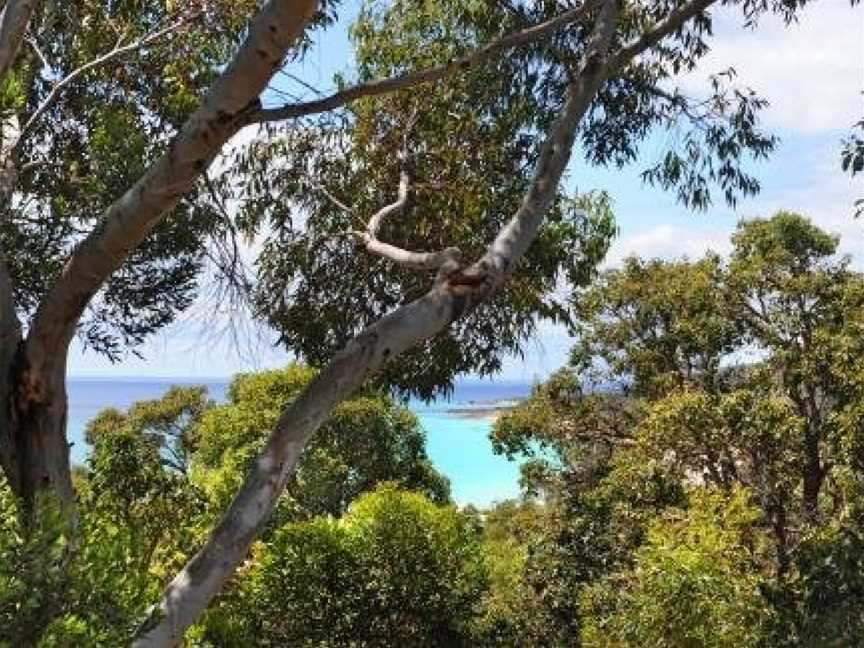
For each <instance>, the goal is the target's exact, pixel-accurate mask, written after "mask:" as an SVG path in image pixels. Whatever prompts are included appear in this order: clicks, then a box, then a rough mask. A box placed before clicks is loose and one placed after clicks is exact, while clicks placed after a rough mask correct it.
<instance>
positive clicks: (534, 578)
mask: <svg viewBox="0 0 864 648" xmlns="http://www.w3.org/2000/svg"><path fill="white" fill-rule="evenodd" d="M732 242H733V252H732V254H731V257H730V258H729V259H722V258H720V257H718V256H716V255H709V256H707V257H705V258H704V259H701V260H697V261H687V260H685V261H679V262H665V261H644V260H640V259H630V260H628V261H626V262H625V263H624V264H623V266H622V267H621V268H620V269H616V270H611V271H609V272H607V273H605V274H604V275H603V276H602V277H601V279H600V281H599V282H597V284H596V285H595V286H593V287H592V288H590V289H588V290H584V291H577V292H576V294H575V295H574V300H575V304H576V307H577V308H578V309H579V312H580V313H581V315H582V319H581V322H580V337H579V341H578V344H577V345H576V347H575V348H574V350H573V354H572V363H571V365H570V366H569V367H567V368H565V369H563V370H562V371H561V372H560V373H558V374H557V375H556V376H554V377H553V378H552V379H551V380H550V381H548V382H547V383H545V384H544V385H542V386H540V387H539V388H537V390H536V391H535V393H534V395H533V396H532V397H531V399H530V400H529V401H527V402H526V403H525V404H524V405H522V406H521V407H520V408H519V409H517V410H516V411H514V412H513V413H512V414H508V415H507V416H505V417H503V418H502V419H501V420H500V421H499V423H498V424H497V425H496V429H495V442H496V443H497V444H498V446H499V448H500V449H501V451H503V452H507V453H510V454H523V455H525V454H527V455H529V456H530V457H532V458H531V459H530V461H529V462H528V463H527V464H526V466H525V467H524V469H523V477H524V479H525V482H526V486H527V487H528V494H529V495H531V496H533V497H534V499H535V501H536V504H535V508H534V511H535V517H536V521H535V522H534V525H535V526H538V525H539V527H540V529H541V530H540V531H539V532H537V533H534V534H533V535H531V536H529V537H528V538H526V539H525V540H524V542H523V547H524V548H523V551H524V552H526V555H527V559H526V560H525V561H524V563H523V566H522V569H521V573H520V575H519V578H520V579H521V580H522V581H523V582H525V583H537V582H540V583H542V586H541V587H535V588H534V589H533V592H534V596H535V603H533V604H532V606H531V609H532V610H533V609H536V610H537V612H536V614H538V615H539V616H538V618H542V619H543V624H541V627H542V625H544V624H545V625H547V627H549V629H547V630H546V634H545V636H546V637H549V636H553V632H555V633H557V638H555V639H552V640H551V641H550V642H549V645H563V644H572V643H575V642H578V641H581V642H583V643H584V645H590V646H594V645H616V646H617V645H632V646H643V645H649V646H666V645H668V646H760V645H770V646H775V645H806V646H824V645H854V644H855V642H856V641H857V639H856V638H857V637H860V636H861V633H862V632H864V616H862V614H861V610H862V602H864V601H862V598H861V593H862V591H864V590H862V589H861V582H862V575H864V572H862V564H861V561H860V559H859V558H858V556H860V549H861V544H860V537H861V536H860V534H861V516H860V511H859V509H860V501H861V499H860V498H861V485H862V479H861V476H862V473H861V468H862V463H861V456H860V451H861V448H862V447H864V446H862V437H861V427H860V415H861V411H862V410H861V407H862V404H864V401H862V396H864V393H862V391H861V388H860V385H861V380H860V359H861V357H862V349H861V348H860V336H859V334H858V333H857V332H856V331H857V329H858V327H859V326H860V322H861V317H862V315H864V284H862V279H864V277H862V275H860V274H859V273H857V272H855V271H853V270H852V269H851V268H850V267H849V260H848V259H846V258H841V257H838V256H837V255H836V250H837V238H836V237H834V236H831V235H829V234H828V233H826V232H823V231H822V230H820V229H818V228H817V227H815V226H814V225H813V224H812V223H810V221H808V220H807V219H806V218H804V217H802V216H799V215H797V214H792V213H788V212H781V213H778V214H777V215H775V216H774V217H772V218H770V219H767V220H751V221H743V222H742V223H741V224H740V225H739V227H738V229H737V231H736V233H735V234H734V236H733V239H732ZM524 625H525V627H526V628H528V630H527V631H525V630H521V631H520V632H522V633H523V634H521V635H520V641H523V642H525V643H532V644H533V643H537V642H538V641H539V643H541V644H544V642H545V640H543V639H542V637H541V638H538V636H537V635H536V634H532V633H531V630H530V628H531V624H530V623H528V624H524ZM552 628H554V630H552ZM525 632H527V634H525ZM544 645H545V644H544Z"/></svg>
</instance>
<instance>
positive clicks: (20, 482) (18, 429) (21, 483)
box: [0, 344, 75, 523]
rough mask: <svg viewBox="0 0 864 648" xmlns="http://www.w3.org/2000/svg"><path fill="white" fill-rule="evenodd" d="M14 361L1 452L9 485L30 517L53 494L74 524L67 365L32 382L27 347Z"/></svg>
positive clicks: (2, 391) (0, 390) (1, 390)
mask: <svg viewBox="0 0 864 648" xmlns="http://www.w3.org/2000/svg"><path fill="white" fill-rule="evenodd" d="M11 355H12V357H11V361H9V362H8V364H7V368H6V372H5V375H6V380H4V381H3V385H2V387H0V396H2V398H3V403H4V416H3V417H2V418H3V420H2V423H0V429H2V437H0V446H2V461H3V468H4V471H5V472H6V475H7V478H8V480H9V485H10V487H11V488H12V491H13V492H14V493H15V495H17V496H18V497H19V498H20V500H21V502H22V505H23V509H24V511H25V513H27V514H28V515H27V516H26V517H28V518H29V517H30V516H32V514H34V513H35V510H36V505H37V503H38V502H39V501H40V500H41V499H42V496H43V495H45V494H49V493H53V494H54V495H56V497H57V500H59V504H60V506H61V508H62V511H63V513H64V516H65V517H66V519H67V521H69V522H70V523H72V522H74V519H75V504H74V500H75V496H74V493H73V490H72V479H71V472H70V466H69V444H68V442H67V440H66V418H67V416H66V415H67V395H66V383H65V368H66V363H65V362H64V361H62V359H61V361H59V362H57V363H55V364H52V366H51V373H50V374H49V375H47V376H34V375H33V374H32V372H31V371H30V368H29V365H28V363H27V360H26V355H25V354H24V352H23V345H20V344H19V346H18V350H17V352H15V353H14V354H11Z"/></svg>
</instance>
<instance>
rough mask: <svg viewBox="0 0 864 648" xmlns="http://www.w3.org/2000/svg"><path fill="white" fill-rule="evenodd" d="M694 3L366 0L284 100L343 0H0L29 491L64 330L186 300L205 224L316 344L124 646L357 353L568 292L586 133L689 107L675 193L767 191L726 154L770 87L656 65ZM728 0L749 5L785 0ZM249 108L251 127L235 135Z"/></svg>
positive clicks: (491, 357) (520, 316) (61, 466)
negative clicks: (572, 179) (204, 530)
mask: <svg viewBox="0 0 864 648" xmlns="http://www.w3.org/2000/svg"><path fill="white" fill-rule="evenodd" d="M715 4H721V3H720V0H681V1H671V0H650V1H648V2H630V1H625V0H585V1H584V2H578V3H569V2H568V3H558V2H544V3H538V4H532V5H527V4H523V3H504V4H503V5H501V6H493V5H489V4H484V3H476V2H468V1H465V2H457V3H441V4H438V3H435V2H427V3H420V4H417V3H409V2H393V3H388V4H383V3H381V4H379V3H375V2H370V3H368V4H367V5H365V6H364V11H363V12H362V13H361V16H360V18H359V20H358V21H357V23H356V26H355V29H354V31H353V35H354V41H355V50H356V55H357V64H358V76H357V78H356V79H354V80H348V79H344V78H342V79H339V88H338V89H337V91H336V92H334V93H332V94H325V93H322V94H321V95H320V96H316V97H315V98H311V99H309V98H306V99H305V100H304V98H299V99H297V100H293V99H292V100H290V101H289V102H288V103H281V104H279V105H275V104H274V97H280V96H282V94H283V93H284V86H280V84H279V83H277V84H276V85H275V86H272V84H273V82H274V79H276V78H277V75H278V74H282V73H286V74H289V75H290V74H291V70H292V68H291V66H292V64H294V63H296V62H298V61H301V60H302V59H303V57H304V55H305V54H306V53H307V52H308V51H309V45H310V43H311V41H312V40H313V39H314V35H315V33H316V30H317V29H321V28H324V27H326V26H327V25H328V24H331V23H332V22H333V19H334V17H335V16H336V13H335V12H336V10H337V9H338V7H337V6H336V5H335V4H334V3H332V2H326V3H319V2H317V1H316V0H291V1H289V0H269V1H268V2H264V3H263V4H261V5H260V6H259V4H258V3H253V2H251V1H249V2H243V1H241V2H231V3H228V2H220V1H218V0H214V1H206V0H202V1H200V2H194V3H187V4H184V5H182V6H181V5H180V4H179V3H174V2H166V3H164V4H162V3H158V4H143V3H140V2H135V1H132V0H128V1H125V2H98V1H96V0H92V1H82V2H79V3H75V4H74V5H73V6H71V7H69V6H67V5H66V4H59V3H54V2H51V1H49V0H45V1H43V2H35V1H34V0H10V1H8V2H7V3H6V4H5V6H4V10H3V14H2V21H0V41H2V42H0V73H2V79H0V80H2V88H3V93H2V99H3V102H4V103H3V137H2V141H3V151H2V158H3V159H2V167H3V190H4V192H5V193H4V195H5V196H6V201H5V205H4V221H3V242H4V255H3V256H4V260H3V261H4V262H3V265H2V271H0V306H2V308H0V329H2V340H3V343H2V348H0V365H2V369H0V370H2V371H3V372H4V373H5V375H6V376H7V377H8V378H7V380H6V381H4V383H3V385H2V392H3V393H0V397H2V400H3V402H4V403H5V404H6V410H5V411H4V412H3V416H2V417H0V458H2V464H3V467H4V471H5V472H6V474H7V476H8V481H9V483H10V485H11V487H12V488H13V490H14V491H15V493H16V494H17V495H18V496H19V497H20V498H21V500H22V501H23V503H24V508H25V510H28V511H29V512H30V514H31V516H32V515H33V514H34V502H35V501H36V500H37V499H39V497H37V496H38V495H39V494H41V493H45V492H53V493H56V495H58V496H59V500H60V502H61V506H62V508H63V510H64V512H65V515H66V518H67V519H68V521H69V534H70V536H74V521H75V514H74V493H73V488H72V482H71V479H70V474H69V473H70V471H69V461H68V447H67V442H66V435H65V414H66V394H65V386H64V379H65V367H66V356H67V353H68V349H69V345H70V343H71V341H72V339H73V338H74V337H75V336H76V335H79V336H81V337H83V339H84V340H85V342H86V343H87V344H89V345H90V346H92V347H94V348H95V349H96V350H97V351H101V352H103V353H106V354H108V355H109V356H112V357H116V356H117V355H118V354H121V353H122V352H123V351H124V350H127V349H129V348H130V347H132V348H134V345H135V344H136V343H138V342H140V341H141V340H143V339H144V338H145V337H146V336H147V335H148V334H149V333H151V332H153V331H154V330H157V329H158V328H160V327H161V326H163V325H164V324H165V323H167V322H169V321H171V319H172V318H173V317H174V316H175V315H176V313H177V312H178V311H181V310H183V309H184V308H187V307H188V306H189V304H190V302H191V300H192V298H193V296H194V295H195V293H196V290H197V289H198V285H199V284H198V278H199V277H200V273H201V272H202V268H201V266H202V265H203V259H204V251H207V250H208V244H209V247H210V249H217V250H226V251H227V261H226V259H225V258H224V257H222V256H219V257H217V260H216V261H217V262H216V266H217V270H221V271H225V272H226V273H227V274H228V275H229V279H236V274H235V273H234V272H233V269H234V264H233V263H231V260H232V259H233V258H234V257H233V256H232V250H233V247H234V243H235V242H236V241H237V237H238V236H240V235H247V236H249V235H258V236H259V237H263V238H264V239H265V241H264V244H263V249H264V252H263V254H262V257H261V260H260V267H259V275H260V277H259V278H260V282H259V283H258V286H257V287H258V290H257V291H256V305H257V307H258V308H259V310H260V314H261V315H262V316H263V317H265V318H266V319H267V320H268V321H269V322H270V323H271V324H273V325H274V326H275V327H276V328H277V329H278V330H279V332H280V334H281V338H282V340H283V342H284V343H285V345H286V347H287V348H288V349H290V350H293V351H296V352H298V353H299V354H300V355H302V356H303V357H305V358H307V359H308V360H310V361H311V362H312V363H313V364H315V365H317V366H319V367H320V371H319V373H318V375H317V377H316V378H315V379H314V380H313V381H312V382H311V383H310V384H309V385H308V387H307V388H306V389H305V390H304V391H303V393H302V394H301V395H300V396H299V397H298V398H297V399H296V400H295V401H294V402H293V403H292V404H291V405H290V406H289V407H287V408H286V409H285V410H284V412H283V414H282V416H281V417H280V419H279V420H278V422H277V423H276V424H275V426H274V428H273V431H272V434H271V436H270V437H269V439H268V441H267V442H266V444H265V445H264V446H263V448H262V450H261V453H260V455H259V456H258V458H257V459H256V461H255V462H254V463H253V465H252V467H251V469H250V471H249V474H248V476H247V478H246V481H245V482H244V484H243V486H242V487H241V489H240V491H239V492H238V495H237V497H236V498H235V499H234V500H233V502H232V504H231V505H230V506H229V508H228V510H227V512H226V514H225V517H224V519H223V521H222V522H221V523H220V524H219V525H218V527H217V528H216V529H215V530H214V532H213V535H212V537H211V539H210V541H209V542H208V543H207V544H206V545H205V546H204V547H203V548H202V549H201V551H200V553H199V554H197V556H196V557H195V558H194V559H193V560H192V561H191V562H190V563H189V565H187V567H186V568H184V570H182V571H181V572H180V573H179V574H178V575H177V577H176V578H175V579H174V580H173V581H172V582H171V583H170V584H169V585H168V587H167V589H166V591H165V594H164V597H163V600H162V601H161V602H160V603H159V605H157V606H156V608H155V611H154V614H153V616H152V618H151V619H150V621H149V622H148V623H147V624H145V625H144V627H143V628H142V631H141V640H140V641H141V645H167V644H170V643H174V642H177V641H179V640H180V638H181V637H182V634H183V632H184V630H185V628H187V627H188V626H189V625H190V624H191V623H192V622H194V620H195V619H196V618H197V617H198V616H199V615H200V613H201V611H202V610H203V608H204V607H205V606H206V605H207V603H208V602H209V601H210V600H211V598H212V597H213V596H214V594H215V593H216V592H217V591H218V590H219V588H220V587H221V585H222V583H224V581H225V579H226V578H228V576H229V575H230V574H231V573H232V571H233V570H234V568H235V567H236V566H237V564H239V562H240V561H241V560H242V559H243V557H244V556H245V555H246V552H247V549H248V547H249V544H250V542H251V541H252V539H253V538H254V537H255V535H256V533H257V532H258V531H259V530H260V529H261V527H262V525H263V524H264V523H265V521H266V520H267V517H268V515H269V514H270V511H271V510H272V508H273V506H274V504H275V502H276V500H277V498H278V496H279V494H280V492H281V491H282V489H283V488H284V486H285V484H286V483H287V481H288V480H289V479H290V477H291V475H292V472H293V470H294V468H295V465H296V463H297V459H298V457H299V455H300V452H301V450H302V448H303V446H304V445H305V443H306V441H307V440H308V439H309V437H310V436H311V434H312V433H313V432H314V431H315V430H316V428H317V427H318V426H319V425H321V423H322V422H323V421H324V420H325V419H326V417H327V415H328V414H329V412H330V411H331V410H332V408H333V407H334V406H335V405H336V404H337V403H338V402H339V401H341V400H342V399H344V398H345V397H346V396H348V395H349V394H350V393H352V392H353V391H354V390H356V389H357V388H358V387H359V386H360V385H361V384H362V383H363V381H364V380H366V378H367V377H368V376H369V375H370V374H373V373H376V372H380V373H379V375H381V376H383V378H384V380H385V381H386V382H387V383H388V384H390V385H394V386H396V387H398V388H400V389H402V390H404V391H408V392H411V391H414V392H417V393H419V394H421V395H429V394H430V393H432V392H433V391H434V390H435V389H440V388H445V389H446V388H447V386H448V385H449V384H450V381H451V380H452V376H453V374H454V373H455V372H459V371H467V370H479V371H491V370H494V369H495V368H496V367H497V362H498V358H499V357H500V354H501V353H502V352H504V351H511V350H517V349H519V348H520V345H521V342H522V341H524V340H525V338H526V336H528V335H530V333H531V331H532V327H533V325H534V321H535V318H537V317H553V318H558V319H561V318H563V319H565V320H566V319H568V318H569V317H570V313H569V312H568V310H567V307H566V304H561V303H559V302H557V301H556V300H555V299H554V296H553V295H554V289H555V287H556V285H557V284H558V282H559V281H560V280H562V279H568V280H570V281H571V282H573V283H576V284H579V283H585V282H586V281H588V280H589V279H590V276H591V272H592V269H593V267H594V266H595V265H596V263H597V262H599V260H600V259H601V258H602V256H603V254H604V252H605V249H606V246H607V245H608V240H609V237H610V235H611V234H612V231H613V227H612V225H611V220H610V218H611V217H610V212H609V206H608V202H607V201H605V200H604V199H603V198H602V197H598V196H592V195H590V194H583V195H571V196H568V195H565V194H564V193H563V192H562V190H561V188H560V185H561V179H562V177H563V175H564V172H565V170H566V168H567V165H568V163H569V161H570V158H571V153H572V150H573V149H574V146H576V144H577V143H578V149H579V152H580V154H581V155H582V157H583V158H584V161H585V163H586V164H591V165H617V166H624V165H626V164H630V163H633V162H635V161H636V160H637V158H638V153H639V149H640V144H641V142H643V141H644V140H645V139H646V138H647V137H648V136H649V135H650V134H651V133H652V132H653V131H654V130H655V129H656V128H661V129H662V128H676V129H679V128H681V126H682V124H684V125H689V126H690V128H686V129H685V134H684V135H683V136H682V137H680V138H679V139H678V142H679V144H680V146H679V147H677V148H674V149H670V150H669V151H667V152H666V153H665V154H664V155H663V156H662V157H661V159H660V161H659V162H658V163H657V164H656V165H653V166H651V167H650V168H649V169H647V170H646V171H645V174H644V177H645V179H646V180H647V181H648V182H652V183H656V184H659V185H661V186H663V187H665V188H667V189H670V190H672V191H673V192H675V194H676V195H677V197H678V198H679V199H680V200H682V201H683V202H685V203H686V204H688V205H692V206H695V207H704V206H705V205H707V204H708V203H709V201H710V200H711V195H712V190H714V189H719V191H720V192H721V193H722V195H723V196H724V198H725V199H726V200H728V201H732V202H734V201H735V200H736V198H737V197H738V196H740V195H742V194H749V193H752V192H754V191H756V190H758V183H757V181H756V180H755V179H754V178H753V177H751V176H750V175H748V174H747V173H746V172H745V171H744V169H743V167H742V164H743V162H744V160H745V158H746V157H747V156H748V155H752V156H756V157H760V156H764V155H766V154H767V153H769V152H770V150H771V148H772V147H773V144H774V140H773V138H772V137H769V136H766V135H764V134H762V133H761V132H760V131H759V130H758V128H757V126H756V113H757V112H758V109H759V108H761V107H762V106H763V105H764V102H763V101H762V100H760V99H759V98H758V97H757V96H756V95H754V94H753V93H752V92H749V91H746V90H741V89H740V88H736V87H734V86H733V85H731V75H730V74H720V75H716V76H714V77H712V80H711V84H710V87H709V89H708V92H707V94H708V96H707V97H701V98H698V99H690V98H688V97H685V96H684V95H682V94H681V93H680V92H678V91H677V90H676V89H675V81H674V77H675V75H676V74H678V73H679V72H681V71H689V70H692V69H694V68H695V67H696V66H697V65H698V62H699V60H700V58H701V57H702V56H704V54H705V53H706V52H707V51H708V48H709V46H708V42H707V41H708V38H709V37H710V34H711V28H712V19H711V14H710V10H711V9H712V6H713V5H715ZM723 4H727V5H734V6H735V7H737V8H738V9H740V11H741V12H742V15H743V19H744V20H745V21H746V22H747V23H749V24H754V23H756V22H757V21H758V18H759V16H760V15H762V14H764V13H766V12H777V13H779V14H781V15H782V16H783V17H784V18H785V19H786V20H792V19H794V16H795V12H796V10H797V9H798V8H799V7H800V6H801V5H803V4H804V2H803V0H735V1H732V0H728V1H727V2H724V3H723ZM268 87H271V90H272V91H273V92H270V93H267V92H265V91H266V90H267V88H268ZM199 97H200V99H199ZM262 102H263V103H262ZM264 103H266V104H267V105H264ZM256 125H257V126H258V127H259V128H260V129H261V130H262V136H263V137H262V139H261V141H260V142H255V143H254V144H253V145H251V146H249V147H241V148H239V149H238V150H237V151H236V154H235V155H231V154H230V150H231V144H230V141H231V140H232V138H233V137H234V136H235V135H237V134H238V133H239V132H240V131H241V130H242V129H244V128H246V127H254V126H256ZM217 159H218V160H219V164H214V162H215V161H216V160H217ZM226 167H227V169H226ZM394 191H395V193H396V196H397V198H396V200H393V193H394ZM532 245H533V247H532ZM574 250H578V251H575V252H574ZM33 259H37V260H38V263H36V264H34V263H32V261H33ZM349 273H353V274H354V275H355V279H354V280H353V281H352V278H351V275H350V274H349ZM239 281H240V283H241V285H242V286H243V287H246V283H245V281H244V280H243V279H242V277H241V278H240V279H239ZM399 356H404V357H403V359H402V360H401V361H400V362H395V359H396V358H397V357H399ZM70 546H73V547H74V544H73V545H70Z"/></svg>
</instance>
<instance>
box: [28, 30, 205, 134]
mask: <svg viewBox="0 0 864 648" xmlns="http://www.w3.org/2000/svg"><path fill="white" fill-rule="evenodd" d="M190 19H191V15H187V16H184V17H183V18H181V19H180V20H178V21H176V22H174V23H172V24H170V25H168V26H167V27H163V28H162V29H157V30H156V31H153V32H150V33H149V34H146V35H145V36H142V37H141V38H139V39H138V40H136V41H133V42H131V43H129V44H127V45H120V43H119V41H118V44H117V45H116V46H115V47H114V48H113V49H112V50H110V51H108V52H106V53H105V54H102V55H101V56H99V57H97V58H95V59H93V60H92V61H90V62H89V63H85V64H84V65H82V66H81V67H79V68H77V69H75V70H73V71H72V72H70V73H69V74H67V75H66V76H65V77H63V78H62V79H61V80H60V81H58V82H57V83H56V84H55V85H54V87H53V88H51V92H49V93H48V96H47V97H45V99H44V101H42V103H41V104H39V107H38V108H36V110H35V111H34V112H33V114H32V115H30V117H29V119H28V120H27V122H26V123H25V124H24V127H23V128H22V129H21V133H20V135H19V136H18V142H21V141H22V140H23V139H24V135H26V134H27V132H28V131H29V130H30V129H31V128H33V126H34V125H35V124H36V122H37V121H38V120H39V118H40V117H41V116H42V115H43V114H44V113H45V111H46V110H48V109H49V108H51V106H53V105H54V104H55V103H57V100H58V99H59V98H60V93H62V92H63V90H64V89H65V88H66V87H68V86H69V84H71V83H72V82H73V81H75V79H77V78H78V77H80V76H81V75H82V74H86V73H87V72H89V71H90V70H93V69H95V68H97V67H99V66H101V65H105V64H106V63H110V62H111V61H113V60H114V59H117V58H119V57H121V56H124V55H125V54H129V53H131V52H135V51H138V50H140V49H143V48H144V47H147V46H148V45H151V44H153V43H154V42H156V41H158V40H159V39H161V38H163V37H165V36H167V35H168V34H171V33H173V32H175V31H177V30H178V29H180V28H181V27H182V26H183V25H185V24H187V23H188V22H189V20H190ZM34 47H35V49H36V51H37V52H39V49H38V47H36V46H35V44H34ZM40 58H42V59H43V61H44V60H45V59H44V57H42V56H41V53H40Z"/></svg>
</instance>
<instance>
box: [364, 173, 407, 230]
mask: <svg viewBox="0 0 864 648" xmlns="http://www.w3.org/2000/svg"><path fill="white" fill-rule="evenodd" d="M410 186H411V177H410V176H409V175H408V171H406V170H405V169H403V170H402V171H401V172H400V173H399V192H398V194H397V198H396V201H395V202H392V203H390V204H389V205H386V206H384V207H382V208H381V209H379V210H378V211H377V212H376V213H374V214H373V215H372V218H370V219H369V223H368V224H367V225H366V231H367V232H368V233H369V236H370V237H372V238H373V239H374V238H376V237H377V236H378V230H379V229H381V221H383V220H384V219H385V218H386V217H387V216H389V215H390V214H392V213H394V212H397V211H400V210H402V209H404V208H405V205H407V204H408V189H409V188H410Z"/></svg>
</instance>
